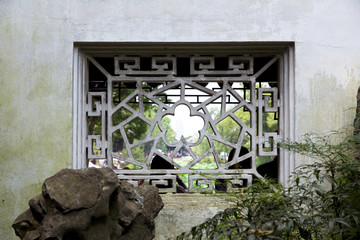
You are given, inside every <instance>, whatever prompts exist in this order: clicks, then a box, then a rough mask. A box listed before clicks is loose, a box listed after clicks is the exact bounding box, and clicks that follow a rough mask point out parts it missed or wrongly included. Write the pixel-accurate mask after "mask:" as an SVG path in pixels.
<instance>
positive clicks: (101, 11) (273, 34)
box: [0, 0, 360, 240]
mask: <svg viewBox="0 0 360 240" xmlns="http://www.w3.org/2000/svg"><path fill="white" fill-rule="evenodd" d="M359 12H360V2H359V1H358V0H344V1H335V0H327V1H316V0H305V1H288V0H271V1H261V0H256V1H254V0H241V1H228V0H222V1H215V0H196V1H195V0H183V1H169V0H153V1H144V0H142V1H141V0H77V1H72V0H66V1H45V0H1V1H0V137H1V138H0V161H1V170H0V182H1V183H0V196H1V197H0V215H1V216H2V217H1V220H0V239H4V240H6V239H15V237H14V234H13V231H12V229H11V228H10V225H11V223H12V221H13V220H14V218H15V216H17V215H18V214H20V213H21V212H22V211H24V210H25V209H26V207H27V206H26V204H27V200H28V199H30V198H31V197H32V196H34V195H36V194H38V193H40V191H41V190H40V189H41V182H42V181H44V179H45V178H47V177H49V176H51V175H52V174H54V173H55V172H57V171H58V170H60V169H61V168H64V167H71V163H72V116H73V112H72V111H73V108H72V87H73V83H72V67H73V64H72V61H73V42H74V41H91V42H93V41H142V42H146V41H156V42H159V41H176V42H177V41H178V42H181V41H195V42H198V41H199V42H201V41H235V42H249V41H261V42H263V41H294V42H295V86H294V87H295V89H296V98H295V99H296V101H295V112H296V114H295V118H296V124H295V126H296V129H295V133H296V137H297V138H299V137H300V136H301V135H303V134H304V133H306V132H311V131H316V132H327V131H329V130H333V129H339V128H341V127H344V126H349V125H351V124H352V121H353V118H354V110H349V109H350V108H352V107H354V106H355V95H356V91H357V88H358V87H359V85H360V41H359V39H360V27H359V26H360V14H359ZM298 161H299V160H298Z"/></svg>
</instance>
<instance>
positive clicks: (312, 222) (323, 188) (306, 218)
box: [175, 132, 360, 240]
mask: <svg viewBox="0 0 360 240" xmlns="http://www.w3.org/2000/svg"><path fill="white" fill-rule="evenodd" d="M344 136H345V137H344ZM359 137H360V136H359V135H357V136H349V137H348V136H346V135H344V134H343V133H340V132H333V133H330V134H328V135H326V136H319V135H317V134H307V135H305V136H304V139H303V141H301V142H291V141H283V142H281V143H279V147H282V148H284V149H286V150H289V151H292V152H294V153H299V154H303V155H307V156H309V157H311V163H309V164H304V165H301V166H299V167H298V168H296V170H295V172H294V173H293V175H292V178H291V181H290V183H289V187H287V188H284V187H282V186H281V185H279V184H274V183H271V182H270V181H268V180H266V179H264V180H258V181H257V182H256V183H255V184H253V185H252V186H251V187H249V188H248V189H247V190H246V191H244V192H243V193H240V194H237V195H235V196H234V197H235V199H236V207H234V208H231V209H226V210H225V211H224V212H221V213H218V214H217V215H215V216H214V217H213V218H211V219H207V220H206V221H205V222H204V223H203V224H201V225H198V226H195V227H193V228H192V230H191V231H190V232H187V233H182V234H181V235H179V236H178V237H176V238H175V239H177V240H180V239H247V240H253V239H305V240H310V239H360V223H359V221H360V220H359V219H360V163H359V162H357V161H356V160H355V154H356V153H358V152H359V151H360V148H359V145H360V144H359V143H360V141H359Z"/></svg>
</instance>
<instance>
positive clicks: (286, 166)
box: [72, 42, 296, 185]
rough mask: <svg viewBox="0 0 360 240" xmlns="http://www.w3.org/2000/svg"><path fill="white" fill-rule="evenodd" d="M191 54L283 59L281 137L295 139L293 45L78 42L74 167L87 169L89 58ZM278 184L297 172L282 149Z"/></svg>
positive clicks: (74, 108)
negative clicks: (139, 53) (202, 53)
mask: <svg viewBox="0 0 360 240" xmlns="http://www.w3.org/2000/svg"><path fill="white" fill-rule="evenodd" d="M169 50H171V51H175V52H176V51H178V52H182V53H184V52H186V53H192V52H194V51H199V50H201V51H203V52H212V51H220V52H221V51H226V52H236V54H239V53H240V54H255V53H256V54H274V55H278V56H279V57H280V61H281V63H282V64H280V75H281V76H280V77H281V78H282V79H285V80H284V81H282V85H281V86H279V91H280V93H281V94H280V95H281V98H282V101H281V104H282V106H281V108H282V111H280V113H279V114H280V119H282V124H281V125H282V126H281V128H280V129H279V135H280V136H281V138H283V139H290V140H291V139H292V140H293V139H294V138H295V93H296V92H295V87H294V85H295V77H294V67H295V61H294V43H293V42H116V43H114V42H102V43H99V42H75V43H74V53H73V159H72V168H74V169H80V168H86V167H87V162H86V160H85V159H86V152H85V150H84V146H85V141H84V136H85V134H86V129H85V128H84V126H87V124H86V119H85V116H84V114H85V109H84V108H85V105H86V104H85V103H86V96H85V94H86V93H85V84H86V78H87V74H88V72H87V60H86V59H87V55H96V56H106V55H109V54H114V53H117V52H121V53H124V52H129V53H131V52H132V51H136V52H141V51H145V52H152V53H154V54H157V53H159V52H164V51H169ZM279 157H280V161H279V166H278V167H279V170H280V171H279V175H278V177H279V179H278V181H279V183H282V184H284V185H287V181H288V179H289V177H290V174H291V172H292V171H293V169H294V155H293V154H291V153H289V152H287V151H284V150H281V149H280V153H279Z"/></svg>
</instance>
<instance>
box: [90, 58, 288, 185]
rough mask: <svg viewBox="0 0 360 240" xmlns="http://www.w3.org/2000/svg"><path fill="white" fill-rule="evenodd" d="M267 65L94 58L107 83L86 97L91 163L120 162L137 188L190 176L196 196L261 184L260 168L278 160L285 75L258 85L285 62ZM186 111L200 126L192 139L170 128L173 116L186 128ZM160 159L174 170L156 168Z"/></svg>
mask: <svg viewBox="0 0 360 240" xmlns="http://www.w3.org/2000/svg"><path fill="white" fill-rule="evenodd" d="M265 60H266V61H262V63H261V64H257V65H256V61H257V58H256V57H253V56H250V55H247V56H230V55H229V56H216V55H212V56H209V55H206V56H201V55H194V56H193V55H188V56H185V57H184V56H176V55H161V56H157V55H150V56H149V55H144V56H132V55H124V56H121V55H118V56H115V57H113V58H112V59H111V61H112V63H111V64H109V63H105V64H104V63H103V62H102V61H101V59H95V58H93V57H91V56H88V61H89V64H91V65H92V66H93V68H94V69H96V71H98V73H99V74H98V75H102V77H99V78H101V79H105V80H102V81H98V82H97V81H96V79H95V80H93V81H92V82H91V84H92V86H90V87H89V91H88V93H87V101H88V102H87V108H86V114H87V118H88V125H89V126H90V125H92V126H95V125H96V126H97V129H95V127H92V128H91V127H89V132H88V136H87V141H86V142H87V146H86V151H87V156H88V158H89V159H107V161H108V163H109V165H110V166H112V164H114V162H115V163H116V162H118V163H120V165H119V167H118V169H116V170H115V172H116V173H117V174H118V176H119V178H121V179H128V180H129V181H130V182H132V183H133V184H135V185H136V184H137V183H138V181H139V180H145V181H146V182H148V183H149V182H150V184H154V185H157V184H161V183H164V182H166V181H175V176H176V175H178V174H186V175H185V177H187V178H188V182H189V191H190V192H196V191H212V190H213V185H214V183H215V182H216V181H222V180H226V181H227V182H230V183H232V185H231V187H228V190H229V189H232V190H234V188H236V187H238V188H243V187H246V186H248V185H250V184H251V182H252V181H253V179H254V178H256V177H257V178H258V177H261V176H260V174H259V173H258V172H257V170H256V164H257V161H259V159H262V158H266V157H268V158H274V157H276V156H277V155H278V150H277V148H276V145H275V143H274V142H275V140H276V139H277V138H278V137H279V131H278V123H279V121H278V118H279V107H280V104H281V103H280V100H279V99H280V98H279V89H278V85H277V81H278V76H277V74H275V77H273V78H271V79H262V80H259V79H261V76H262V75H263V74H264V73H266V72H267V71H270V70H271V69H274V66H275V65H276V64H277V63H278V60H279V59H278V57H277V56H272V57H269V58H266V59H265ZM254 62H255V63H254ZM254 65H255V67H254ZM107 66H111V67H107ZM275 68H276V67H275ZM269 69H270V70H269ZM90 74H92V73H90ZM94 75H96V74H94ZM268 75H269V74H268ZM270 75H271V74H270ZM181 108H182V109H184V108H185V109H186V110H187V112H188V115H189V117H190V118H194V119H197V120H199V119H200V122H201V124H200V125H199V127H198V129H197V130H196V131H195V132H194V134H193V135H191V136H184V134H183V135H181V134H179V132H177V130H178V129H174V127H170V126H169V119H172V117H177V118H178V119H180V123H181V119H182V118H183V117H185V115H184V116H182V113H181V112H180V113H179V111H180V110H179V109H181ZM269 119H270V120H271V121H270V120H269ZM95 122H96V124H95ZM269 122H270V123H271V124H270V123H269ZM189 123H190V124H191V121H190V122H189V121H188V122H186V124H188V126H186V125H185V126H181V127H182V128H185V129H186V128H190V125H189ZM181 127H180V130H181ZM155 155H159V156H161V157H162V158H163V159H165V160H166V161H167V162H168V163H170V164H171V165H172V166H173V168H172V169H151V167H150V166H151V162H152V159H153V157H154V156H155ZM179 156H180V157H182V158H181V160H179ZM204 162H206V163H208V164H207V165H204V164H202V163H204ZM204 166H206V167H204ZM209 166H210V167H209ZM204 174H205V175H204ZM161 191H162V192H175V191H176V189H175V188H174V186H171V187H168V188H166V187H165V188H161Z"/></svg>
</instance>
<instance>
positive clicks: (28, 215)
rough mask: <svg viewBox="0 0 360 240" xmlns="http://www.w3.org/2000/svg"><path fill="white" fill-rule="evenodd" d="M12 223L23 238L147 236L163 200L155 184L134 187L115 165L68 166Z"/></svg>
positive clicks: (123, 238) (106, 239) (144, 239)
mask: <svg viewBox="0 0 360 240" xmlns="http://www.w3.org/2000/svg"><path fill="white" fill-rule="evenodd" d="M29 206H30V209H28V210H27V211H25V212H24V213H23V214H21V215H20V216H19V217H17V218H16V220H15V221H14V224H13V225H12V226H13V228H14V229H15V233H16V235H17V236H19V237H20V239H24V240H45V239H47V240H49V239H51V240H56V239H57V240H72V239H77V240H95V239H96V240H98V239H101V240H116V239H119V240H126V239H131V240H137V239H139V240H140V239H141V240H147V239H153V238H154V237H155V225H154V218H155V217H156V216H157V214H158V213H159V211H160V210H161V209H162V208H163V206H164V204H163V202H162V199H161V197H160V195H159V193H158V190H157V188H156V187H153V186H150V185H146V186H140V187H133V186H132V185H131V184H129V183H127V182H126V181H121V182H120V181H119V180H118V178H117V176H116V174H115V173H114V172H113V171H112V170H111V169H95V168H88V169H82V170H72V169H63V170H61V171H60V172H58V173H57V174H55V175H54V176H52V177H50V178H48V179H46V180H45V182H44V184H43V190H42V194H41V195H38V196H35V197H34V198H32V199H31V200H30V201H29Z"/></svg>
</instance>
